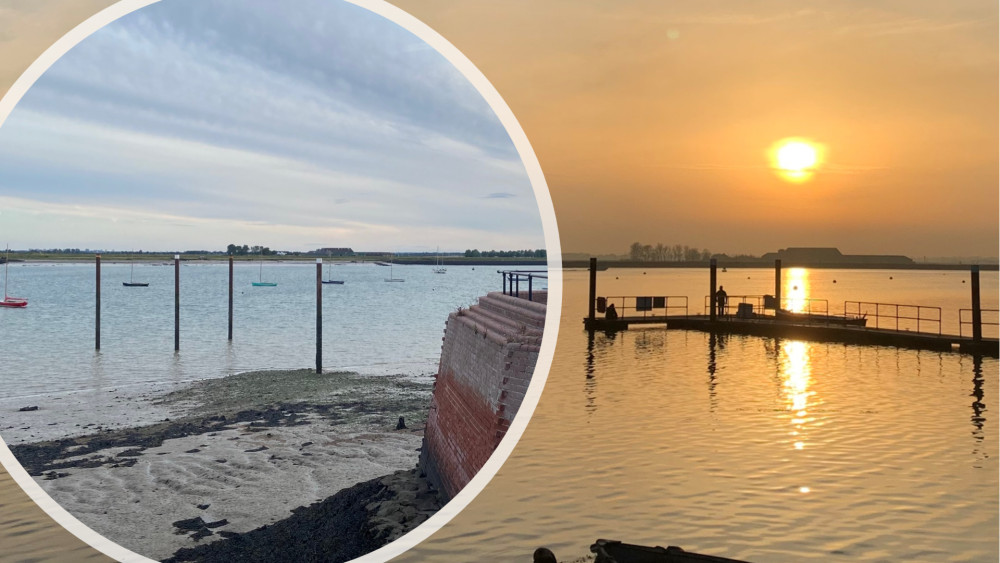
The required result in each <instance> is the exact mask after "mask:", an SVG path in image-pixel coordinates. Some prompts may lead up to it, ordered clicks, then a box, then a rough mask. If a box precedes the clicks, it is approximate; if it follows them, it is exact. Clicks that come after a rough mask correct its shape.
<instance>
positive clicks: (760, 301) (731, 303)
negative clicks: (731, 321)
mask: <svg viewBox="0 0 1000 563" xmlns="http://www.w3.org/2000/svg"><path fill="white" fill-rule="evenodd" d="M769 298H771V296H770V295H727V296H726V306H725V307H724V308H723V310H724V314H725V315H731V314H732V311H734V310H736V311H738V310H739V306H740V304H741V303H750V304H751V305H753V313H754V314H755V315H763V314H764V310H765V309H771V308H773V307H765V303H766V302H768V301H769V300H770V299H769ZM781 304H782V308H783V309H787V307H789V306H790V304H795V305H796V307H795V309H800V307H799V306H798V305H799V304H802V305H804V308H802V310H799V311H793V312H796V313H802V314H804V315H824V316H826V315H829V314H830V304H829V302H828V301H827V300H826V299H801V298H797V297H783V298H782V299H781ZM710 307H718V304H717V303H716V302H715V298H714V296H712V295H706V296H705V309H704V310H705V314H706V315H707V314H709V313H710V312H711V309H710Z"/></svg>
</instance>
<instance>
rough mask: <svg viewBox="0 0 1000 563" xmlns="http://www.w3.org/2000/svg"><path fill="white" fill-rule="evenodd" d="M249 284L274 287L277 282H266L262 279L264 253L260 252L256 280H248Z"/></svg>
mask: <svg viewBox="0 0 1000 563" xmlns="http://www.w3.org/2000/svg"><path fill="white" fill-rule="evenodd" d="M250 285H252V286H254V287H275V286H276V285H278V282H266V281H264V253H263V252H261V254H260V271H259V272H258V274H257V281H255V282H250Z"/></svg>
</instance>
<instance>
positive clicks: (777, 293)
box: [774, 259, 781, 309]
mask: <svg viewBox="0 0 1000 563" xmlns="http://www.w3.org/2000/svg"><path fill="white" fill-rule="evenodd" d="M774 306H775V307H777V308H778V309H780V308H781V260H779V259H775V261H774Z"/></svg>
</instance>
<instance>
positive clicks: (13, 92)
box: [0, 0, 562, 563]
mask: <svg viewBox="0 0 1000 563" xmlns="http://www.w3.org/2000/svg"><path fill="white" fill-rule="evenodd" d="M158 1H159V0H121V1H119V2H118V3H116V4H113V5H111V6H109V7H107V8H105V9H104V10H101V11H100V12H98V13H97V14H95V15H93V16H91V17H90V18H88V19H87V20H86V21H84V22H83V23H81V24H80V25H78V26H76V27H75V28H73V29H72V30H70V31H69V32H68V33H66V35H64V36H62V37H61V38H60V39H59V40H58V41H56V42H55V43H54V44H53V45H52V46H51V47H49V48H48V49H46V50H45V52H44V53H42V55H41V56H40V57H38V59H36V60H35V62H33V63H32V64H31V66H29V67H28V69H27V70H25V71H24V73H23V74H22V75H21V76H20V77H18V79H17V81H15V82H14V84H13V85H12V86H11V88H10V90H9V91H8V92H7V93H6V94H5V95H4V96H3V98H0V126H2V125H3V123H4V122H5V121H6V120H7V117H8V116H9V115H10V113H11V111H12V110H13V109H14V106H16V105H17V102H18V101H20V100H21V98H22V97H23V96H24V94H25V93H26V92H27V91H28V89H29V88H30V87H31V85H32V84H34V83H35V81H36V80H38V78H39V77H40V76H41V75H42V74H43V73H44V72H45V71H46V70H48V69H49V67H51V66H52V64H53V63H55V62H56V61H57V60H58V59H59V58H60V57H62V56H63V55H64V54H66V52H68V51H69V50H70V49H72V48H73V47H74V46H76V44H77V43H79V42H81V41H83V40H84V39H86V38H87V37H88V36H90V35H91V34H92V33H94V32H95V31H97V30H99V29H101V28H102V27H104V26H105V25H107V24H109V23H111V22H113V21H115V20H117V19H118V18H120V17H122V16H124V15H126V14H129V13H131V12H133V11H135V10H138V9H140V8H143V7H145V6H148V5H150V4H154V3H156V2H158ZM343 1H346V2H349V3H351V4H355V5H357V6H360V7H362V8H365V9H367V10H369V11H371V12H373V13H375V14H378V15H380V16H382V17H384V18H386V19H388V20H389V21H392V22H393V23H395V24H397V25H399V26H401V27H402V28H404V29H406V30H407V31H409V32H410V33H413V34H414V35H416V36H417V37H419V38H420V39H421V40H423V41H425V42H426V43H427V44H428V45H430V46H431V47H434V49H435V50H437V52H438V53H440V54H441V55H442V56H444V58H445V59H447V60H448V62H450V63H451V64H452V65H454V67H455V68H457V69H458V71H459V72H461V73H462V74H463V75H464V76H465V78H466V80H468V81H469V82H470V83H471V84H472V86H473V87H474V88H475V89H476V90H477V91H478V92H479V94H480V95H481V96H482V97H483V99H485V100H486V103H488V104H489V105H490V108H491V109H492V110H493V113H495V114H496V116H497V117H498V118H499V119H500V123H501V124H502V125H503V127H504V129H506V131H507V134H508V135H509V136H510V139H511V141H512V142H513V143H514V147H515V148H516V149H517V152H518V155H519V156H520V157H521V162H522V163H523V164H524V167H525V170H526V171H527V174H528V180H529V181H530V182H531V187H532V189H533V190H534V192H535V202H536V203H537V204H538V211H539V213H540V215H541V218H542V229H543V231H544V237H545V247H546V256H547V261H548V286H549V293H548V302H547V314H546V315H545V328H544V332H543V334H542V345H541V349H540V351H539V354H538V362H537V363H536V364H535V372H534V374H532V377H531V383H530V384H528V390H527V392H526V393H525V395H524V399H523V401H522V403H521V407H520V409H519V411H518V413H517V416H515V417H514V420H513V422H512V423H511V425H510V427H509V428H508V430H507V433H506V435H505V436H504V438H503V440H501V442H500V444H499V445H498V446H497V449H496V450H495V451H494V452H493V455H491V456H490V458H489V459H488V460H487V461H486V463H485V464H484V465H483V467H482V468H481V469H480V470H479V472H478V473H476V475H475V477H473V478H472V480H471V481H469V483H468V485H466V486H465V488H463V489H462V490H461V491H459V493H458V494H457V495H455V497H454V498H453V499H451V501H449V502H448V504H446V505H445V506H444V507H442V508H441V510H439V511H438V512H437V513H436V514H434V515H433V516H431V517H430V518H429V519H427V520H426V521H425V522H424V523H422V524H420V525H419V526H417V527H416V528H415V529H413V530H411V531H410V532H408V533H407V534H405V535H404V536H402V537H401V538H399V539H397V540H396V541H394V542H392V543H390V544H388V545H385V546H383V547H381V548H379V549H377V550H375V551H373V552H371V553H369V554H367V555H364V556H362V557H359V558H357V559H355V560H354V561H357V562H363V563H381V562H383V561H387V560H389V559H391V558H393V557H395V556H397V555H400V554H402V553H403V552H405V551H406V550H408V549H410V548H411V547H413V546H415V545H417V544H419V543H420V542H422V541H423V540H425V539H427V538H428V537H430V536H431V534H433V533H434V532H436V531H438V530H439V529H440V528H441V527H442V526H444V525H445V524H446V523H447V522H448V521H449V520H451V519H452V518H454V517H455V516H456V515H457V514H458V513H459V512H461V511H462V509H464V508H465V507H466V506H467V505H468V504H469V503H470V502H471V501H472V499H473V498H475V497H476V495H478V494H479V493H480V492H481V491H482V490H483V488H485V487H486V485H487V483H489V482H490V480H491V479H493V476H494V475H496V473H497V471H499V470H500V466H502V465H503V463H504V461H506V460H507V457H509V456H510V454H511V452H512V451H513V450H514V445H515V444H517V441H518V440H520V438H521V435H522V434H523V433H524V429H525V427H527V425H528V419H530V418H531V415H532V414H533V413H534V411H535V406H536V405H537V404H538V399H539V397H541V395H542V388H543V387H544V386H545V380H546V378H547V377H548V374H549V368H550V367H551V366H552V358H553V356H554V354H555V349H556V337H557V334H558V332H559V317H560V314H561V312H562V250H561V247H560V246H559V231H558V228H557V225H556V214H555V210H554V209H553V207H552V198H551V197H550V195H549V190H548V186H547V185H546V183H545V176H544V175H543V174H542V168H541V166H540V165H539V163H538V158H537V157H536V156H535V152H534V151H533V150H532V148H531V143H529V142H528V137H527V136H526V135H525V134H524V131H523V130H522V129H521V125H520V124H519V123H518V122H517V118H515V117H514V114H513V112H511V110H510V108H509V107H508V106H507V104H506V102H504V101H503V98H501V97H500V93H499V92H497V90H496V88H494V87H493V85H492V84H490V81H489V80H487V79H486V76H484V75H483V73H482V72H480V71H479V69H478V68H476V66H475V65H474V64H472V61H470V60H469V59H468V58H467V57H466V56H465V55H463V54H462V53H461V52H460V51H459V50H458V49H457V48H456V47H455V46H454V45H452V44H451V43H450V42H449V41H448V40H447V39H445V38H444V37H442V36H441V35H440V34H439V33H437V32H436V31H434V30H433V29H431V28H430V27H428V26H427V25H426V24H425V23H423V22H422V21H420V20H418V19H417V18H415V17H413V16H411V15H410V14H408V13H406V12H404V11H403V10H401V9H399V8H397V7H396V6H393V5H391V4H388V3H387V2H385V1H384V0H343ZM0 463H2V464H3V466H4V468H5V469H6V470H7V472H8V473H9V474H10V475H11V477H13V478H14V481H16V482H17V484H18V485H20V486H21V488H22V489H24V491H25V492H26V493H27V494H28V496H29V497H31V499H32V500H33V501H34V502H35V503H36V504H37V505H38V506H39V507H41V508H42V510H44V511H45V513H46V514H48V515H49V516H50V517H52V519H54V520H55V521H56V522H57V523H59V524H60V525H61V526H63V527H64V528H66V529H67V530H69V531H70V532H71V533H72V534H73V535H75V536H76V537H78V538H80V539H81V540H83V541H84V542H86V543H88V544H89V545H90V546H92V547H94V548H95V549H97V550H99V551H100V552H102V553H104V554H105V555H107V556H109V557H113V558H114V559H117V560H119V561H142V562H148V561H152V559H148V558H146V557H144V556H142V555H139V554H137V553H135V552H133V551H130V550H128V549H126V548H124V547H122V546H120V545H118V544H116V543H114V542H112V541H111V540H109V539H107V538H105V537H104V536H102V535H100V534H98V533H97V532H95V531H94V530H92V529H90V528H89V527H87V526H86V525H85V524H84V523H83V522H80V521H79V520H77V519H76V517H75V516H73V515H72V514H70V513H69V512H67V511H66V509H64V508H63V507H61V506H59V505H58V504H57V503H56V502H55V501H54V500H52V497H50V496H49V495H48V494H47V493H45V491H44V490H42V488H41V486H39V485H38V483H36V482H35V480H34V479H32V478H31V476H30V475H28V472H27V471H25V470H24V468H23V467H21V464H20V463H18V461H17V459H16V458H15V457H14V455H13V454H12V453H11V452H10V449H9V448H8V447H7V444H6V442H4V441H3V438H0Z"/></svg>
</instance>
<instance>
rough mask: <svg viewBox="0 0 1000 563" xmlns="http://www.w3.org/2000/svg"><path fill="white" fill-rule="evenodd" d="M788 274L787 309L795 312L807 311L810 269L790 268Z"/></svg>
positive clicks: (784, 304)
mask: <svg viewBox="0 0 1000 563" xmlns="http://www.w3.org/2000/svg"><path fill="white" fill-rule="evenodd" d="M786 271H787V273H788V275H787V276H785V277H784V280H783V281H784V284H783V285H784V287H783V288H782V290H781V291H782V293H783V294H784V296H785V298H784V300H783V301H784V303H783V304H782V305H783V307H784V308H785V310H788V311H792V312H793V313H805V312H808V311H809V295H810V293H811V292H810V283H809V270H807V269H805V268H789V269H788V270H786Z"/></svg>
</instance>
